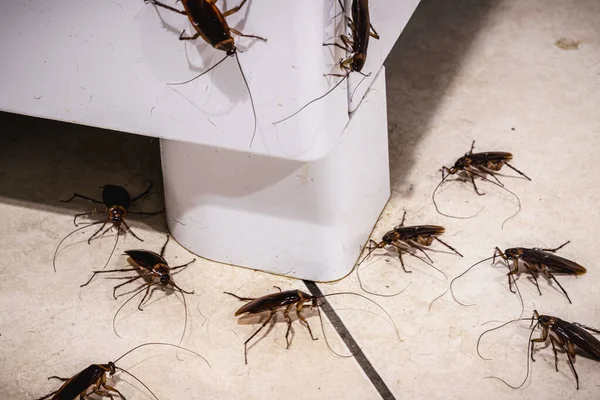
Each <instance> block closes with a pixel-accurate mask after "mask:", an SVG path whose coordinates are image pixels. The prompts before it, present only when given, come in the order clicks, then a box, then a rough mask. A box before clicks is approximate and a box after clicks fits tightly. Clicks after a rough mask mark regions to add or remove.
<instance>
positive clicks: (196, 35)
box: [179, 29, 200, 40]
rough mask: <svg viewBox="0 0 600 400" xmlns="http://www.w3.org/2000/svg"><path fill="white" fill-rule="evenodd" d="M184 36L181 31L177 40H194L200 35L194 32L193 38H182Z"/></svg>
mask: <svg viewBox="0 0 600 400" xmlns="http://www.w3.org/2000/svg"><path fill="white" fill-rule="evenodd" d="M183 35H185V29H184V30H183V31H181V33H180V34H179V40H196V39H198V38H199V37H200V33H199V32H196V33H195V34H194V36H183Z"/></svg>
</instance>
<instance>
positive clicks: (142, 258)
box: [125, 250, 168, 270]
mask: <svg viewBox="0 0 600 400" xmlns="http://www.w3.org/2000/svg"><path fill="white" fill-rule="evenodd" d="M125 254H127V255H128V256H129V257H131V259H132V260H133V261H134V262H135V263H136V264H138V265H139V266H140V267H142V268H145V269H147V270H151V269H152V268H153V267H154V266H155V265H156V264H167V261H166V260H165V259H164V258H162V257H161V256H160V255H158V254H156V253H155V252H153V251H149V250H126V251H125ZM167 265H168V264H167Z"/></svg>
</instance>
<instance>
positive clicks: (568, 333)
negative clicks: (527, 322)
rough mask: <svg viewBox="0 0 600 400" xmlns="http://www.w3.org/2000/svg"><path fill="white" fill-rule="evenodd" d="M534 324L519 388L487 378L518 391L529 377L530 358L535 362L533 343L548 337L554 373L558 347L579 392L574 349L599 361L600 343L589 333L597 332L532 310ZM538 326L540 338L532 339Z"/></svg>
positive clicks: (545, 339) (543, 341) (532, 322)
mask: <svg viewBox="0 0 600 400" xmlns="http://www.w3.org/2000/svg"><path fill="white" fill-rule="evenodd" d="M527 319H529V318H527ZM536 321H537V322H536ZM534 322H536V323H535V326H533V328H532V329H531V334H530V335H529V348H528V349H527V375H526V376H525V379H524V380H523V382H522V383H521V384H520V385H519V386H512V385H510V384H508V383H507V382H506V381H505V380H503V379H501V378H498V377H495V376H491V377H487V378H494V379H499V380H500V381H502V382H503V383H504V384H506V385H508V386H509V387H511V388H513V389H519V388H520V387H522V386H523V385H524V384H525V382H526V381H527V378H528V377H529V358H530V356H531V360H532V361H535V358H533V353H534V352H535V343H545V342H546V341H547V340H548V337H550V344H552V350H553V351H554V367H555V368H556V372H558V352H557V350H556V347H558V348H559V349H561V350H562V351H564V352H565V353H566V354H567V360H568V361H569V365H570V366H571V369H572V370H573V374H574V375H575V382H576V385H577V390H579V375H577V371H576V370H575V365H574V364H573V363H574V361H575V355H576V352H575V347H578V348H579V349H580V350H581V351H583V352H585V353H586V354H588V355H589V358H591V359H593V360H595V361H600V341H599V340H598V339H596V338H595V337H594V336H593V335H592V334H591V333H590V332H589V331H592V332H594V333H598V330H597V329H593V328H589V327H587V326H585V325H582V324H578V323H571V322H567V321H564V320H562V319H560V318H558V317H553V316H550V315H540V314H539V313H538V312H537V310H534V312H533V316H532V317H531V324H532V325H533V324H534ZM538 326H539V327H541V329H542V336H541V337H539V338H533V332H534V331H535V330H536V328H537V327H538ZM530 349H531V352H530Z"/></svg>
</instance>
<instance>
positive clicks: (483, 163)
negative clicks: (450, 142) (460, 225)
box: [431, 140, 531, 227]
mask: <svg viewBox="0 0 600 400" xmlns="http://www.w3.org/2000/svg"><path fill="white" fill-rule="evenodd" d="M474 148H475V141H474V140H473V143H472V144H471V150H469V152H468V153H466V154H465V155H464V156H462V157H460V158H459V159H458V160H456V162H455V163H454V165H453V166H452V167H450V168H448V167H445V166H444V167H442V168H441V171H442V180H441V181H440V183H439V184H438V185H437V186H436V188H435V190H434V191H433V193H432V195H431V200H432V201H433V205H434V206H435V209H436V211H437V212H438V213H439V214H441V215H444V216H446V217H450V218H471V217H473V216H474V215H472V216H469V217H456V216H453V215H448V214H445V213H443V212H441V211H440V209H439V208H438V205H437V203H436V201H435V194H436V192H437V191H438V189H439V188H440V187H441V186H442V184H443V183H444V182H445V180H446V178H448V177H449V176H450V175H455V174H459V173H462V174H464V175H466V177H467V178H469V179H470V180H471V183H472V184H473V188H474V189H475V193H477V194H478V195H480V196H483V195H484V194H485V193H483V192H480V191H479V189H477V185H476V184H475V178H474V177H475V176H477V177H479V178H481V179H483V180H484V181H487V182H490V183H492V184H494V185H496V186H498V187H500V188H502V189H504V190H505V191H507V192H509V193H510V194H512V195H513V196H515V198H516V199H517V202H518V205H519V208H518V210H517V212H516V213H515V214H514V215H512V216H510V217H509V218H507V219H506V220H505V221H504V223H506V221H508V220H509V219H511V218H512V217H514V216H515V215H517V214H518V213H519V211H520V210H521V201H520V200H519V197H518V196H517V195H516V194H514V193H513V192H511V191H510V190H508V189H506V188H505V187H504V184H503V183H502V182H500V180H499V179H498V177H497V176H496V172H498V171H500V169H502V166H503V165H506V166H507V167H509V168H510V169H512V170H513V171H515V172H517V173H518V174H519V175H521V176H523V177H524V178H525V179H527V180H529V181H531V178H529V177H528V176H527V175H525V174H524V173H523V172H521V171H519V170H518V169H516V168H515V167H513V166H512V165H510V164H509V163H508V162H509V161H511V160H512V159H513V155H512V154H511V153H507V152H502V151H490V152H485V153H473V150H474ZM486 175H489V176H491V177H492V178H494V179H495V181H496V182H494V181H492V180H490V179H488V178H487V177H486ZM478 213H479V212H477V213H476V214H475V215H477V214H478ZM504 223H502V227H504Z"/></svg>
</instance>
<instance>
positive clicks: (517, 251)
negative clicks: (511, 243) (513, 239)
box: [504, 247, 523, 258]
mask: <svg viewBox="0 0 600 400" xmlns="http://www.w3.org/2000/svg"><path fill="white" fill-rule="evenodd" d="M504 254H506V257H508V258H520V257H521V256H522V255H523V249H522V248H521V247H513V248H510V249H506V250H504Z"/></svg>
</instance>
